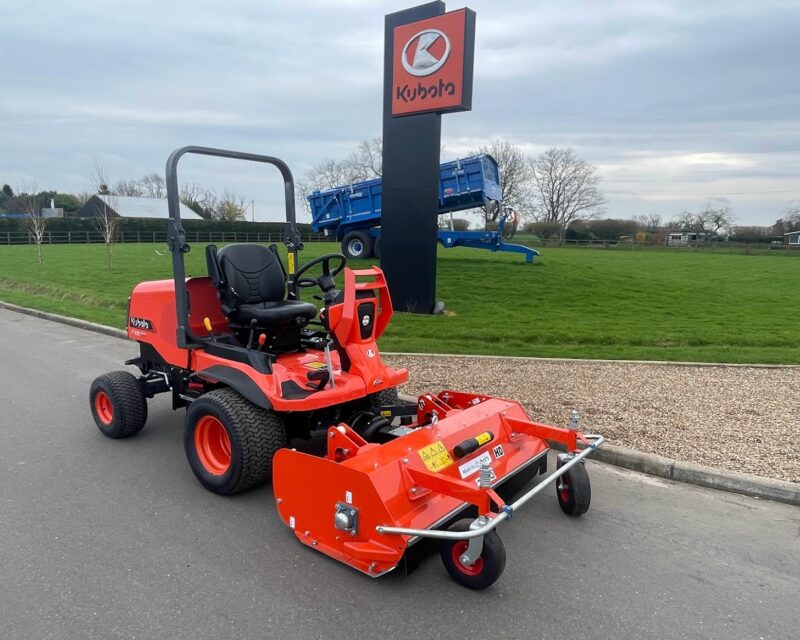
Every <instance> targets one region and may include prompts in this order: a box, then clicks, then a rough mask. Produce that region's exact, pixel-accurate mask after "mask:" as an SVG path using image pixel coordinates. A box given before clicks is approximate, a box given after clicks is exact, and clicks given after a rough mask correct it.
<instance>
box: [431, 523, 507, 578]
mask: <svg viewBox="0 0 800 640" xmlns="http://www.w3.org/2000/svg"><path fill="white" fill-rule="evenodd" d="M470 524H472V520H470V519H469V518H466V519H464V520H459V521H458V522H456V523H455V524H453V525H452V526H451V527H450V529H449V530H450V531H469V526H470ZM468 546H469V541H468V540H442V543H441V548H440V552H441V556H442V563H443V564H444V568H445V569H447V573H449V574H450V577H451V578H452V579H453V580H455V581H456V582H457V583H458V584H460V585H461V586H462V587H467V588H468V589H475V590H478V589H486V588H487V587H490V586H492V585H493V584H494V583H495V582H497V579H498V578H499V577H500V576H501V575H502V574H503V571H504V570H505V568H506V549H505V547H504V546H503V541H502V540H500V536H498V535H497V532H496V531H490V532H489V533H487V534H486V535H485V536H483V550H482V551H481V555H480V556H479V557H478V559H477V560H476V561H475V562H474V563H472V564H471V565H465V564H462V562H461V556H462V555H463V553H464V552H465V551H466V550H467V547H468Z"/></svg>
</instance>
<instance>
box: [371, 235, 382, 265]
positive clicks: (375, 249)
mask: <svg viewBox="0 0 800 640" xmlns="http://www.w3.org/2000/svg"><path fill="white" fill-rule="evenodd" d="M372 255H373V257H375V258H378V260H380V259H381V237H380V236H378V237H377V238H375V242H373V243H372Z"/></svg>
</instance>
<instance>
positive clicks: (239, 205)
mask: <svg viewBox="0 0 800 640" xmlns="http://www.w3.org/2000/svg"><path fill="white" fill-rule="evenodd" d="M246 216H247V201H246V200H245V199H244V196H241V195H239V194H238V193H233V192H232V191H228V190H226V191H225V192H224V193H223V194H222V197H221V198H220V199H219V201H218V202H217V205H216V207H215V209H214V218H215V219H216V220H225V221H227V222H236V221H239V220H245V219H246Z"/></svg>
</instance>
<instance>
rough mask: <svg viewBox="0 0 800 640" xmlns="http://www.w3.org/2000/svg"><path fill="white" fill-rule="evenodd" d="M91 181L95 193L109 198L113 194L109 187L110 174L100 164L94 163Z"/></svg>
mask: <svg viewBox="0 0 800 640" xmlns="http://www.w3.org/2000/svg"><path fill="white" fill-rule="evenodd" d="M89 180H91V182H92V187H94V191H95V193H99V194H100V195H102V196H107V195H109V194H110V193H111V189H110V188H109V186H108V182H109V181H108V173H106V170H105V169H104V168H103V166H102V165H100V164H99V163H97V162H95V163H94V167H93V168H92V173H91V175H90V176H89Z"/></svg>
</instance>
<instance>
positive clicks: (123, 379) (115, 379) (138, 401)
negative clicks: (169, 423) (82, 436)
mask: <svg viewBox="0 0 800 640" xmlns="http://www.w3.org/2000/svg"><path fill="white" fill-rule="evenodd" d="M89 404H90V406H91V409H92V417H93V418H94V421H95V424H96V425H97V428H98V429H100V432H101V433H102V434H103V435H105V436H108V437H109V438H128V437H130V436H133V435H136V434H137V433H139V432H140V431H141V430H142V427H144V423H145V422H147V398H146V397H145V395H144V391H143V390H142V387H141V386H140V385H139V381H138V380H137V379H136V376H134V375H133V374H131V373H129V372H127V371H112V372H111V373H104V374H103V375H102V376H98V377H97V378H95V379H94V382H92V386H91V387H90V388H89Z"/></svg>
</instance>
